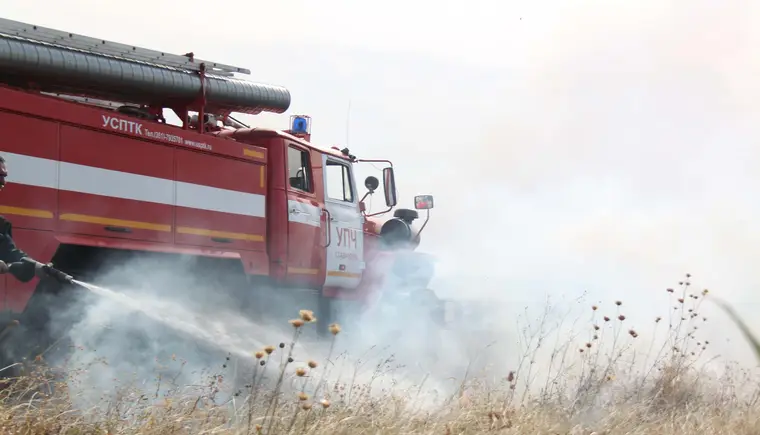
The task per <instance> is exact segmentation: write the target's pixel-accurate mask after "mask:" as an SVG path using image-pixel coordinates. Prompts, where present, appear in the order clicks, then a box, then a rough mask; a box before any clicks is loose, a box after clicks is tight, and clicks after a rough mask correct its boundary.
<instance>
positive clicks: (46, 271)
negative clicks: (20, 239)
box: [0, 257, 74, 284]
mask: <svg viewBox="0 0 760 435" xmlns="http://www.w3.org/2000/svg"><path fill="white" fill-rule="evenodd" d="M4 273H10V274H11V275H13V276H14V277H17V278H18V277H23V276H36V277H37V278H40V279H46V278H51V279H54V280H56V281H58V282H60V283H61V284H73V283H74V277H72V276H71V275H69V274H66V273H64V272H62V271H60V270H58V269H56V268H55V267H53V264H52V263H48V264H43V263H40V262H38V261H36V260H33V259H31V258H29V257H24V258H22V259H21V260H20V261H18V262H14V263H11V264H6V263H4V262H2V261H0V274H4Z"/></svg>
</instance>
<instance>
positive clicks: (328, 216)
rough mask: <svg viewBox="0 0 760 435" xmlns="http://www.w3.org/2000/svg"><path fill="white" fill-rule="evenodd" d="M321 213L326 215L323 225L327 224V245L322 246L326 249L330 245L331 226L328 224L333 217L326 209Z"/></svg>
mask: <svg viewBox="0 0 760 435" xmlns="http://www.w3.org/2000/svg"><path fill="white" fill-rule="evenodd" d="M322 213H325V214H326V215H327V219H325V223H326V224H327V244H326V245H325V246H323V248H327V247H328V246H330V244H331V243H332V224H331V223H330V222H332V221H333V217H332V214H330V211H329V210H328V209H326V208H323V209H322Z"/></svg>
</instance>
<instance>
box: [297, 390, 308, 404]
mask: <svg viewBox="0 0 760 435" xmlns="http://www.w3.org/2000/svg"><path fill="white" fill-rule="evenodd" d="M298 400H300V401H302V402H303V401H306V400H309V395H308V394H306V393H304V392H303V391H301V392H300V393H298Z"/></svg>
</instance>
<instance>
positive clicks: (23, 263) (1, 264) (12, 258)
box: [0, 217, 71, 282]
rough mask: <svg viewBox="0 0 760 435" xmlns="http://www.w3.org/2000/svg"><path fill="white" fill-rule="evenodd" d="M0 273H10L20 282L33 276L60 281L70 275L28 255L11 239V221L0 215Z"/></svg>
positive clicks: (26, 280)
mask: <svg viewBox="0 0 760 435" xmlns="http://www.w3.org/2000/svg"><path fill="white" fill-rule="evenodd" d="M0 273H10V274H11V275H13V276H14V277H15V278H16V279H17V280H19V281H21V282H29V281H31V280H32V278H34V277H35V276H36V277H38V278H44V277H51V278H54V279H57V280H59V281H61V282H66V281H69V280H71V277H70V276H68V275H66V274H64V273H62V272H60V271H58V270H56V269H54V268H53V267H52V264H42V263H40V262H39V261H36V260H34V259H32V258H31V257H29V255H28V254H27V253H26V252H24V251H22V250H21V249H19V248H18V247H17V246H16V243H15V242H14V241H13V236H12V226H11V223H10V222H8V221H7V220H5V219H4V218H2V217H0Z"/></svg>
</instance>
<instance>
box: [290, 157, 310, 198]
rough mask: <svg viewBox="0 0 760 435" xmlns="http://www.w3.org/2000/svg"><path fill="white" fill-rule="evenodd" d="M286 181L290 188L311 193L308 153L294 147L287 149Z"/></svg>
mask: <svg viewBox="0 0 760 435" xmlns="http://www.w3.org/2000/svg"><path fill="white" fill-rule="evenodd" d="M288 180H289V181H290V187H292V188H294V189H298V190H303V191H304V192H312V186H311V165H310V163H309V153H308V152H306V151H303V150H301V149H299V148H296V147H294V146H289V147H288Z"/></svg>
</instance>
